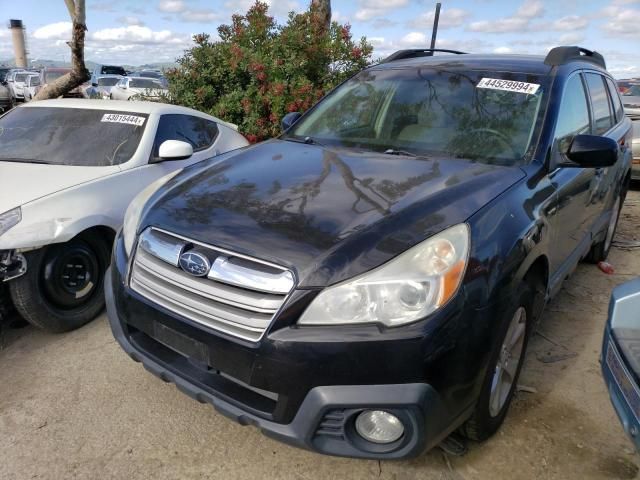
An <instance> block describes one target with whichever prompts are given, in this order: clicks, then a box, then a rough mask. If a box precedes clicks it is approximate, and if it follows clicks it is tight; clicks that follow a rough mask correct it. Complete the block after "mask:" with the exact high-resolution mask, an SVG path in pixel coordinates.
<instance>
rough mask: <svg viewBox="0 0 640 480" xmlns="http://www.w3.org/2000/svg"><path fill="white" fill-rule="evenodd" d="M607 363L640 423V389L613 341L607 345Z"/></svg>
mask: <svg viewBox="0 0 640 480" xmlns="http://www.w3.org/2000/svg"><path fill="white" fill-rule="evenodd" d="M606 362H607V366H608V367H609V370H611V373H612V374H613V378H614V380H615V381H616V383H617V384H618V387H619V388H620V391H621V392H622V396H623V397H624V399H625V400H626V401H627V405H629V407H630V409H631V411H632V412H633V415H634V417H635V418H636V421H640V392H638V388H637V387H636V385H635V384H634V381H633V380H632V377H631V374H630V373H629V372H628V371H627V368H626V367H625V365H624V363H623V362H622V359H621V358H620V355H619V354H618V349H617V348H616V346H615V345H614V344H613V342H612V341H609V344H608V345H607V357H606Z"/></svg>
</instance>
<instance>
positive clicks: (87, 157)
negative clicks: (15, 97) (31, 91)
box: [0, 107, 148, 167]
mask: <svg viewBox="0 0 640 480" xmlns="http://www.w3.org/2000/svg"><path fill="white" fill-rule="evenodd" d="M147 117H148V116H147V115H145V114H141V113H131V112H120V111H115V110H90V109H84V108H73V109H72V108H54V107H33V108H16V109H13V110H12V111H10V112H9V113H8V114H6V115H4V116H3V117H1V118H0V161H12V162H24V163H45V164H51V165H76V166H85V167H89V166H96V167H104V166H109V165H118V164H121V163H124V162H126V161H128V160H129V159H130V158H131V157H132V156H133V154H134V153H135V151H136V150H137V148H138V144H139V143H140V139H141V138H142V134H143V132H144V129H145V126H146V124H147Z"/></svg>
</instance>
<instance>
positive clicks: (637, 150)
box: [631, 120, 640, 180]
mask: <svg viewBox="0 0 640 480" xmlns="http://www.w3.org/2000/svg"><path fill="white" fill-rule="evenodd" d="M632 149H633V161H632V162H633V164H632V165H631V178H632V179H633V180H640V120H636V121H634V122H633V143H632Z"/></svg>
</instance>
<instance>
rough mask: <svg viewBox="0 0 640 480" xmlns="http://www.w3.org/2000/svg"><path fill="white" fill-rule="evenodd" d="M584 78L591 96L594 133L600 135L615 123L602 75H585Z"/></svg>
mask: <svg viewBox="0 0 640 480" xmlns="http://www.w3.org/2000/svg"><path fill="white" fill-rule="evenodd" d="M585 76H586V79H587V85H588V86H589V93H590V95H591V105H592V107H593V123H594V128H595V132H594V133H595V134H596V135H602V134H603V133H605V132H607V131H608V130H609V129H610V128H611V127H612V126H613V124H614V123H615V122H614V121H613V118H612V115H611V107H610V102H609V95H608V94H607V90H606V88H605V85H604V78H603V77H602V75H598V74H596V73H587V74H586V75H585Z"/></svg>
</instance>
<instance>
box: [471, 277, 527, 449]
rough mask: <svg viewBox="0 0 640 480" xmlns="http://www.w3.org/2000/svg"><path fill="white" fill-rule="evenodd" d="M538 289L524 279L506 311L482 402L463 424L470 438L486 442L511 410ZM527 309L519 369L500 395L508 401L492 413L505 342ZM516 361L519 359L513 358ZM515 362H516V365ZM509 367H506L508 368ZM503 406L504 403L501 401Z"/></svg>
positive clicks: (493, 353) (516, 369)
mask: <svg viewBox="0 0 640 480" xmlns="http://www.w3.org/2000/svg"><path fill="white" fill-rule="evenodd" d="M535 292H536V290H535V288H534V286H533V285H531V284H530V283H529V282H523V283H522V284H521V285H520V288H518V295H517V296H515V298H514V299H513V301H512V303H511V305H510V306H509V307H508V308H507V309H506V310H505V312H504V315H503V318H502V322H501V325H500V328H499V340H498V341H497V342H496V344H495V346H494V348H493V351H492V352H491V356H490V358H489V367H488V368H487V373H486V376H485V379H484V382H483V384H482V388H481V390H480V396H479V397H478V403H477V404H476V408H475V410H474V412H473V414H472V416H471V418H470V419H469V420H467V422H466V423H465V424H463V425H462V427H461V429H460V430H461V433H462V434H463V435H464V436H466V437H467V438H469V439H471V440H475V441H483V440H486V439H487V438H489V437H490V436H491V435H493V434H494V433H495V432H496V431H497V430H498V429H499V428H500V426H501V425H502V423H503V422H504V419H505V417H506V415H507V412H508V410H509V405H510V404H511V400H512V399H513V395H514V393H515V390H516V386H517V384H518V377H519V376H520V370H521V369H522V364H523V363H524V358H525V354H526V350H527V344H528V343H529V337H530V335H531V331H532V329H533V326H534V324H535V322H536V320H537V319H535V318H534V299H535V295H536V293H535ZM521 309H524V312H525V315H526V317H525V323H524V325H525V327H524V332H523V334H522V335H523V339H522V342H523V343H522V349H521V352H520V355H519V358H518V359H517V361H518V364H517V366H516V368H515V373H514V375H513V379H512V383H511V386H510V387H509V388H508V389H507V390H508V391H506V392H504V393H503V394H501V395H499V397H502V396H503V395H504V398H505V400H504V403H503V404H502V405H501V406H498V407H497V408H496V407H495V406H494V412H493V413H492V407H491V401H492V391H493V385H494V377H495V373H496V371H497V367H498V362H499V361H500V360H501V359H502V358H503V355H502V350H503V348H502V347H503V344H504V343H505V340H506V337H507V334H508V333H509V334H510V335H511V334H512V333H513V332H515V331H510V328H509V327H510V326H511V324H512V320H513V319H514V318H515V317H516V313H518V312H522V310H521ZM514 360H516V359H515V358H513V359H511V361H514ZM512 365H513V364H512ZM505 370H506V369H505ZM498 405H500V403H498Z"/></svg>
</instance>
